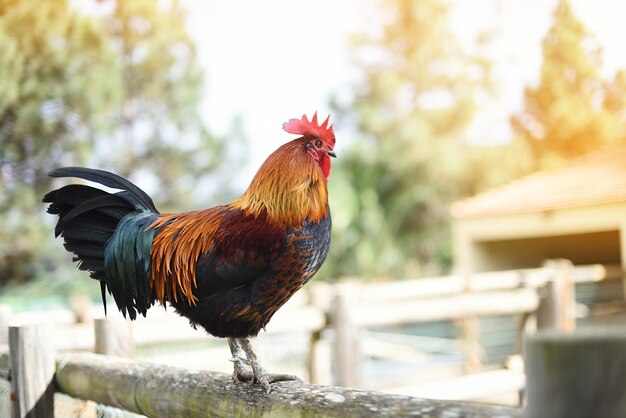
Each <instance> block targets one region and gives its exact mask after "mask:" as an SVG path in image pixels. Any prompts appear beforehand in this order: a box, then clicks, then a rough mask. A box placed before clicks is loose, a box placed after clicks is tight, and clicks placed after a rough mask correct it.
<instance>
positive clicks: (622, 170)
mask: <svg viewBox="0 0 626 418" xmlns="http://www.w3.org/2000/svg"><path fill="white" fill-rule="evenodd" d="M619 201H626V145H623V144H620V145H617V146H612V147H609V148H605V149H602V150H599V151H596V152H593V153H591V154H589V155H587V156H584V157H581V158H579V159H577V160H574V161H572V162H571V163H570V164H569V165H568V166H566V167H564V168H562V169H560V170H556V171H541V172H537V173H535V174H531V175H529V176H526V177H522V178H520V179H518V180H515V181H513V182H511V183H508V184H505V185H504V186H501V187H498V188H495V189H492V190H489V191H486V192H484V193H480V194H478V195H476V196H474V197H470V198H467V199H463V200H460V201H458V202H455V203H454V204H453V205H452V207H451V209H450V211H451V213H452V216H454V217H455V218H478V217H485V216H492V215H508V214H514V213H530V212H543V211H552V210H557V209H563V208H571V207H579V206H589V205H597V204H602V203H610V202H619Z"/></svg>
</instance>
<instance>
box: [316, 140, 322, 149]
mask: <svg viewBox="0 0 626 418" xmlns="http://www.w3.org/2000/svg"><path fill="white" fill-rule="evenodd" d="M315 146H316V147H317V148H322V141H320V140H319V139H318V140H317V141H315Z"/></svg>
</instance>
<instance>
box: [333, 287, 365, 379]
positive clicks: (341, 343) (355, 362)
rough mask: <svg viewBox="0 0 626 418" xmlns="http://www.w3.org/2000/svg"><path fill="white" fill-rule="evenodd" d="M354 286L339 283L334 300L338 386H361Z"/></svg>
mask: <svg viewBox="0 0 626 418" xmlns="http://www.w3.org/2000/svg"><path fill="white" fill-rule="evenodd" d="M352 295H353V289H352V286H350V285H349V284H346V283H343V284H340V285H337V294H336V295H335V298H334V300H333V302H332V309H331V312H332V321H331V322H332V327H333V329H334V330H335V377H336V379H337V385H338V386H344V387H358V386H359V374H360V369H359V366H360V365H359V360H360V353H359V350H358V342H357V336H358V331H359V330H358V327H357V326H356V325H355V324H353V322H352V312H351V309H350V305H351V299H352Z"/></svg>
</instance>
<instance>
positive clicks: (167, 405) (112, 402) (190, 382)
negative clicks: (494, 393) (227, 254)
mask: <svg viewBox="0 0 626 418" xmlns="http://www.w3.org/2000/svg"><path fill="white" fill-rule="evenodd" d="M51 332H52V328H51V326H50V325H41V324H40V325H23V326H18V327H10V329H9V346H10V351H9V353H8V354H7V353H6V352H5V353H2V354H0V372H1V373H2V375H0V394H2V395H3V396H2V397H1V398H0V413H2V416H3V417H4V416H6V417H8V416H13V417H14V418H22V417H32V418H38V417H44V418H47V417H52V416H59V417H61V416H62V417H86V416H90V415H91V416H93V414H95V413H97V414H98V416H102V417H107V416H109V417H136V416H137V415H136V414H140V415H141V416H143V415H145V416H149V417H171V418H174V417H187V418H194V417H231V416H254V417H266V416H267V417H270V416H271V417H276V416H290V417H291V416H293V417H297V416H324V417H394V416H416V417H419V416H462V417H468V418H482V417H484V418H487V417H502V416H507V417H512V418H515V417H521V411H520V410H519V409H514V408H506V407H496V406H488V405H478V404H470V403H463V402H444V401H435V400H424V399H418V398H413V397H410V396H402V395H388V394H382V393H377V392H371V391H362V390H356V389H349V388H342V387H332V386H320V385H307V384H302V383H299V382H288V383H287V382H286V383H280V384H273V385H272V386H273V390H272V393H271V394H269V395H266V394H265V392H264V391H263V390H262V388H260V387H259V386H258V385H251V384H248V383H233V382H232V379H231V376H230V375H228V374H223V373H215V372H207V371H204V372H199V371H191V370H186V369H180V368H175V367H169V366H163V365H155V364H150V363H146V362H140V361H134V360H130V359H125V358H119V357H111V356H102V355H97V354H87V353H85V354H65V355H59V356H56V357H55V350H54V348H53V347H52V346H51V345H50V344H49V340H50V334H51ZM7 379H8V380H7ZM55 392H56V393H55ZM62 394H64V395H66V396H62ZM80 399H82V400H86V401H93V402H96V403H98V404H103V405H108V407H102V406H94V405H93V404H91V405H89V404H85V403H84V402H81V401H80ZM117 408H119V409H117ZM11 411H12V412H11ZM10 414H12V415H10Z"/></svg>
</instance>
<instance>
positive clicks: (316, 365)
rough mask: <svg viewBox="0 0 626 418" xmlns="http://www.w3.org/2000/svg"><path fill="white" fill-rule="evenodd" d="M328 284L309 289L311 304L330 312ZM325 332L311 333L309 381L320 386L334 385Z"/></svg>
mask: <svg viewBox="0 0 626 418" xmlns="http://www.w3.org/2000/svg"><path fill="white" fill-rule="evenodd" d="M331 291H332V290H331V288H330V285H329V284H328V283H316V284H315V285H314V286H311V287H309V304H310V305H311V306H314V307H316V308H318V309H320V310H321V311H322V312H328V305H329V303H330V302H329V300H328V299H329V296H328V295H329V293H330V292H331ZM323 332H324V331H323V330H319V331H314V332H312V333H311V338H310V341H309V357H308V359H307V363H308V364H307V368H308V369H309V381H310V382H311V383H315V384H318V385H330V384H332V370H331V357H332V349H331V347H330V344H329V342H328V340H327V339H325V338H323V335H322V333H323Z"/></svg>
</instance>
